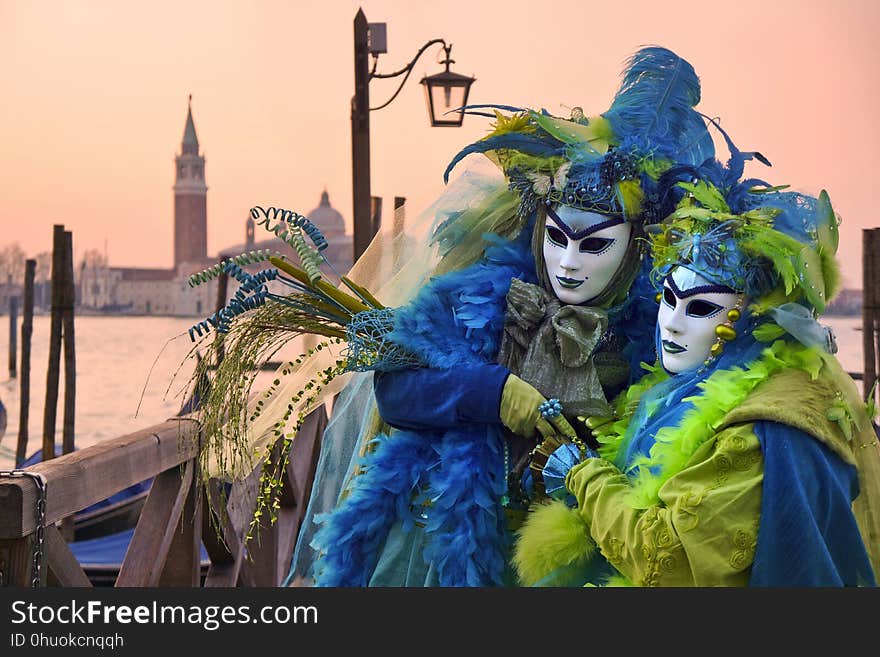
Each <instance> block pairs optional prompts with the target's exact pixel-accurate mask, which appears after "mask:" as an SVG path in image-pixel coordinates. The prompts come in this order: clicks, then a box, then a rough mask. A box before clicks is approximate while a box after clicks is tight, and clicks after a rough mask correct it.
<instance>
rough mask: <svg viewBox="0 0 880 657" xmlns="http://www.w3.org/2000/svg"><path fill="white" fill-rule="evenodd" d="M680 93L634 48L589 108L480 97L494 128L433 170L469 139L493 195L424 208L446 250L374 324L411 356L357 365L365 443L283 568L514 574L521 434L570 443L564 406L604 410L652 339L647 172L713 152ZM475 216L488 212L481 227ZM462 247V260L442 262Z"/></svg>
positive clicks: (659, 204)
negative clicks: (366, 407)
mask: <svg viewBox="0 0 880 657" xmlns="http://www.w3.org/2000/svg"><path fill="white" fill-rule="evenodd" d="M698 101H699V82H698V80H697V77H696V75H695V74H694V72H693V69H692V68H691V66H690V65H689V64H688V63H687V62H685V61H683V60H682V59H680V58H679V57H677V56H676V55H674V54H673V53H671V52H669V51H667V50H665V49H662V48H647V49H644V50H642V51H639V52H638V53H637V54H636V55H635V56H634V57H633V58H632V59H631V61H630V62H629V65H628V67H627V69H626V70H625V72H624V79H623V85H622V87H621V89H620V91H619V92H618V94H617V95H616V97H615V100H614V102H613V103H612V105H611V107H610V109H609V110H608V111H607V112H605V113H603V114H602V115H598V116H593V117H591V118H587V117H585V116H584V115H583V112H582V111H580V110H579V109H576V110H575V111H574V112H573V113H572V115H571V117H570V118H568V119H560V118H556V117H553V116H551V115H549V114H548V113H546V112H543V111H542V112H538V111H530V110H522V109H517V108H510V107H494V106H493V107H494V109H496V110H498V109H500V110H501V112H498V111H496V112H495V118H496V121H497V122H496V125H495V128H494V130H493V132H492V133H491V134H490V135H489V136H487V137H486V138H484V139H482V140H480V141H478V142H476V143H474V144H472V145H471V146H469V147H467V148H466V149H464V150H463V151H462V152H461V153H459V154H458V155H457V156H456V157H455V158H454V160H453V162H452V163H451V164H450V166H449V169H448V170H447V176H448V174H449V172H450V171H451V170H452V168H453V167H454V166H455V165H456V164H457V163H458V162H459V161H460V160H461V159H462V158H464V157H465V156H466V155H468V154H471V153H483V154H485V155H486V156H488V157H489V158H490V160H492V161H493V162H494V163H495V164H497V165H498V166H499V167H500V168H501V170H502V171H503V173H504V175H505V184H504V189H503V190H502V192H501V193H500V194H499V195H497V196H492V197H491V198H490V202H489V203H487V204H485V205H484V206H482V207H480V208H478V209H477V210H476V211H470V212H465V213H461V214H451V215H449V216H447V217H445V218H443V220H442V221H440V222H439V225H438V227H437V229H436V231H435V232H434V235H433V241H434V243H436V244H438V245H439V247H440V249H441V252H443V253H444V258H443V259H441V261H440V264H439V266H438V267H437V268H436V270H435V272H434V276H433V278H432V279H431V280H430V281H429V282H428V283H427V284H426V285H425V286H424V287H423V288H422V289H421V290H420V291H419V292H418V294H416V296H415V298H414V299H412V301H410V302H409V303H407V304H405V305H403V306H400V307H397V308H395V309H394V320H393V328H392V330H391V332H390V334H389V335H388V338H389V339H390V340H391V341H393V342H394V343H395V344H396V345H398V346H400V347H402V348H403V349H405V350H406V351H407V353H409V354H413V355H415V356H416V357H417V358H418V360H419V361H420V363H421V365H422V366H421V367H417V368H413V367H409V368H386V367H382V366H381V364H380V365H374V366H371V367H372V369H375V370H377V372H376V375H375V380H374V394H375V402H376V407H377V409H378V414H376V415H374V416H373V423H374V428H373V430H372V431H371V432H369V434H368V438H369V439H370V441H369V443H368V448H367V449H363V450H361V456H362V458H360V459H359V460H356V463H355V469H356V474H355V475H354V476H351V477H350V478H349V479H348V481H347V483H346V485H345V487H344V490H343V491H342V493H341V495H340V496H339V500H340V501H339V504H338V506H337V507H336V508H335V509H334V510H333V511H332V512H331V513H329V514H324V515H322V516H321V517H318V518H316V519H315V520H316V523H317V527H318V529H317V532H316V534H315V536H314V538H313V539H312V540H310V543H309V545H308V546H303V545H302V541H300V545H298V547H297V554H296V555H295V559H294V569H297V568H300V567H302V566H301V564H302V563H306V565H307V566H308V564H309V562H310V561H311V560H310V559H309V558H306V559H303V558H302V555H303V552H304V551H308V552H309V553H311V554H314V556H315V562H314V571H313V572H304V573H303V574H306V576H313V577H314V580H315V583H316V584H317V585H319V586H366V585H370V586H433V585H439V586H497V585H505V584H510V583H512V582H513V579H512V577H511V573H510V570H509V547H510V538H511V534H510V523H511V522H513V523H515V522H516V516H517V514H520V515H522V513H523V512H524V510H525V508H526V506H527V504H528V502H529V500H528V497H527V493H526V491H525V490H524V489H523V486H522V485H521V479H522V474H523V468H524V467H525V465H526V464H527V463H528V455H529V452H530V451H531V449H532V448H533V447H534V446H535V445H536V442H537V440H536V437H538V436H544V435H556V434H563V435H570V436H572V437H576V434H577V430H576V429H574V428H573V426H572V425H573V424H574V422H573V420H575V419H576V417H577V416H592V415H608V414H610V412H611V409H610V407H609V405H608V400H610V399H613V398H614V397H615V396H616V394H617V393H618V392H619V391H620V390H622V389H623V388H624V387H625V386H626V385H628V384H629V383H631V382H633V381H635V380H636V379H637V376H633V372H634V370H635V373H636V375H638V374H640V371H639V370H638V368H633V367H632V364H637V363H639V362H640V361H641V360H642V359H643V358H644V357H645V354H646V353H648V352H649V351H650V350H652V348H653V336H652V331H651V325H652V318H651V317H650V312H652V311H653V293H652V292H648V293H647V294H645V287H647V286H645V285H644V284H645V282H646V279H645V278H644V277H641V278H640V276H639V275H640V274H642V273H643V264H644V259H643V257H642V244H643V240H642V239H641V238H642V237H643V227H644V225H645V224H648V223H650V222H651V221H653V220H655V218H657V217H661V216H664V205H666V206H668V207H667V211H668V209H671V207H672V206H674V200H671V199H673V197H670V196H669V195H668V194H667V193H666V192H667V191H668V190H667V189H666V188H664V187H663V186H662V185H661V184H660V177H661V174H662V173H663V172H664V171H666V170H669V169H670V168H672V167H674V166H676V165H678V164H681V163H688V164H692V165H699V164H700V163H702V162H703V161H705V160H706V159H707V158H708V159H709V160H711V159H712V157H713V149H712V142H711V138H710V137H709V135H708V132H707V130H706V126H705V123H704V121H703V120H702V118H701V117H700V115H699V114H698V113H697V112H696V111H694V110H693V106H694V105H695V104H696V103H697V102H698ZM474 109H476V108H471V110H472V111H473V110H474ZM502 112H506V113H512V114H510V115H507V114H503V113H502ZM490 116H491V115H490ZM511 201H513V203H512V204H511ZM505 203H506V204H508V207H507V208H502V209H501V210H499V207H501V206H503V205H504V204H505ZM486 216H492V217H497V219H496V220H494V225H493V226H492V228H491V229H487V228H486V227H485V221H484V218H485V217H486ZM471 221H475V222H482V223H480V224H479V225H480V227H481V228H480V230H479V231H477V230H475V229H474V226H473V225H472V224H471V223H470V222H471ZM475 244H477V245H479V252H478V253H477V256H478V257H476V258H475V260H476V261H475V262H473V260H472V262H473V264H469V265H468V266H464V267H461V266H459V265H458V264H456V265H450V264H449V262H451V261H457V262H460V258H456V257H453V256H455V254H456V252H457V251H458V250H460V249H471V250H472V249H473V248H474V245H475ZM634 281H635V283H634ZM631 290H632V293H631ZM646 300H647V302H648V303H647V304H646V303H645V301H646ZM646 307H648V308H649V314H647V315H646V314H645V312H644V310H645V308H646ZM559 406H562V407H563V408H564V409H565V412H564V414H559V413H555V412H554V409H555V408H558V407H559ZM542 409H543V410H542ZM579 426H580V425H579ZM348 430H349V431H351V428H349V429H348ZM580 439H581V440H584V439H589V432H586V431H585V433H584V434H583V435H582V436H581V437H580ZM319 467H320V466H319ZM317 486H321V482H320V472H319V479H318V481H317V483H316V487H317ZM306 522H307V523H308V522H309V521H308V520H307V521H306ZM304 536H310V534H309V533H308V530H307V531H306V533H305V534H304ZM312 551H313V552H312Z"/></svg>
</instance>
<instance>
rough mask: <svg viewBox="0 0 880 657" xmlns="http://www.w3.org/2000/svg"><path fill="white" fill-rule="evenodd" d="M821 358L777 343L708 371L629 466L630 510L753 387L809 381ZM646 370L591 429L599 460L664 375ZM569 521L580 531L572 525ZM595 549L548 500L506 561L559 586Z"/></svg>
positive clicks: (567, 513) (531, 579) (613, 450)
mask: <svg viewBox="0 0 880 657" xmlns="http://www.w3.org/2000/svg"><path fill="white" fill-rule="evenodd" d="M825 358H826V355H825V354H824V353H823V352H821V351H820V350H819V349H817V348H814V347H804V346H802V345H800V344H798V343H789V342H786V341H785V340H776V341H774V342H773V343H772V344H771V345H769V346H768V347H767V348H766V349H764V350H763V352H762V353H761V356H760V357H759V358H757V359H756V360H754V361H753V362H751V363H748V364H746V365H744V366H742V367H733V368H730V369H725V370H718V371H716V372H713V373H712V374H711V375H710V376H709V377H708V378H707V379H706V380H705V381H703V382H702V383H700V384H699V387H700V388H701V391H702V392H701V394H699V395H695V396H692V397H688V398H686V401H689V402H691V404H692V408H691V409H690V410H688V411H687V412H686V413H685V414H684V416H683V417H682V420H681V422H680V423H679V424H678V425H677V426H669V427H664V428H663V429H661V430H660V431H658V433H657V436H656V443H655V444H654V446H653V447H652V448H651V450H650V452H649V454H648V456H644V457H641V458H639V459H637V460H636V461H635V463H634V464H633V466H632V467H636V466H638V467H639V471H638V473H637V474H636V476H635V477H634V478H633V480H632V492H631V494H630V496H629V502H630V504H631V505H632V506H633V508H640V509H644V508H648V507H650V506H652V505H655V504H658V503H659V495H658V492H659V490H660V488H661V487H662V486H663V484H664V483H665V482H666V481H667V480H668V479H669V478H670V477H672V476H673V475H675V474H677V473H678V472H680V471H681V470H682V469H683V468H684V467H685V465H686V464H687V463H688V461H689V460H690V459H691V457H692V456H693V454H694V452H696V450H697V449H698V448H699V447H700V445H702V444H703V443H704V442H705V441H706V440H709V439H710V438H711V437H712V436H713V435H715V433H716V430H717V428H718V427H719V426H720V425H721V422H722V420H723V419H724V417H725V416H726V415H727V414H728V413H730V412H731V411H732V410H733V409H735V408H736V407H737V406H739V405H740V404H741V403H742V402H743V401H744V400H745V399H746V397H748V396H749V395H750V394H751V393H752V391H754V390H755V388H757V386H758V385H759V384H761V383H762V382H764V381H766V380H767V379H769V378H770V377H771V376H773V375H774V374H775V373H777V372H779V371H781V370H784V369H789V368H797V369H800V370H803V371H805V372H807V373H808V374H809V375H810V376H811V378H812V379H814V380H815V379H816V378H817V377H818V376H819V373H820V370H821V369H822V367H823V363H824V359H825ZM648 369H649V370H650V372H649V374H647V375H645V376H644V377H643V378H642V380H641V381H640V382H639V383H637V384H635V385H633V386H631V387H630V388H629V389H628V390H627V391H626V392H625V393H623V394H622V395H621V396H619V397H618V399H617V400H616V402H615V406H616V412H617V417H616V419H615V420H613V421H610V422H607V423H606V424H605V425H603V426H601V427H599V428H597V429H596V430H595V434H596V437H597V438H598V440H599V442H600V443H601V448H600V450H599V452H600V455H601V456H602V457H603V458H606V459H608V460H613V459H614V458H615V457H616V456H617V453H618V451H619V450H620V448H621V447H622V445H623V444H625V440H626V439H628V438H629V436H628V435H627V431H628V430H629V428H630V421H631V419H632V417H633V415H634V414H635V411H636V408H637V407H638V404H639V401H640V400H641V398H642V396H643V395H644V394H645V393H646V392H647V391H648V390H650V389H651V388H652V387H653V386H654V385H656V384H658V383H660V382H661V381H662V380H664V379H665V378H667V377H668V375H666V374H665V372H663V370H662V368H661V367H659V366H656V367H649V368H648ZM657 403H660V402H659V401H658V402H657ZM651 410H653V409H651ZM574 520H577V521H578V522H580V523H581V524H582V526H577V525H576V524H574V522H573V521H574ZM595 550H596V546H595V544H594V543H593V541H592V539H591V538H590V533H589V528H588V527H587V526H586V524H585V522H584V520H583V518H582V517H581V516H580V514H578V513H576V512H575V510H569V509H568V508H567V507H565V505H564V503H562V502H557V501H554V502H551V503H549V504H541V505H537V506H535V507H533V509H532V510H531V511H530V513H529V516H528V518H527V520H526V522H525V523H524V525H523V526H522V527H521V528H520V530H519V532H518V535H517V541H516V548H515V551H514V556H513V564H514V566H515V568H516V570H517V572H518V574H519V576H520V581H521V582H522V583H523V584H525V585H529V586H531V585H535V584H536V583H539V582H542V583H544V582H551V583H552V581H553V580H554V579H555V578H556V579H557V581H558V578H557V577H556V576H557V575H558V574H559V573H564V572H572V571H573V570H576V569H579V568H581V567H582V566H583V564H584V563H585V562H587V561H589V559H590V558H592V556H593V554H594V553H595ZM616 583H617V584H622V583H624V582H623V581H621V582H616Z"/></svg>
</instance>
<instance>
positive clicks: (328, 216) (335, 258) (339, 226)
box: [218, 189, 354, 283]
mask: <svg viewBox="0 0 880 657" xmlns="http://www.w3.org/2000/svg"><path fill="white" fill-rule="evenodd" d="M291 209H292V208H291ZM305 216H306V217H308V219H309V221H311V222H312V223H313V224H315V225H316V226H317V227H318V229H319V230H320V231H321V233H322V234H323V235H324V237H325V238H326V239H327V244H328V246H327V248H326V249H324V251H323V254H324V257H325V258H326V259H327V260H328V261H329V262H330V263H331V264H332V265H333V267H335V268H336V271H338V272H339V273H340V274H343V275H344V274H345V273H346V272H348V270H349V269H351V265H352V260H353V258H354V246H353V242H354V238H353V236H352V235H350V234H348V233H346V232H345V219H344V218H343V217H342V214H340V212H339V211H338V210H337V209H336V208H334V207H333V206H332V205H330V195H329V194H328V193H327V190H326V189H325V190H324V191H323V192H321V200H320V201H319V203H318V206H317V207H316V208H313V209H312V210H310V211H309V212H307V213H305ZM257 230H258V228H257V226H256V222H254V220H253V219H252V218H251V217H250V215H248V218H247V219H246V220H245V230H244V234H245V240H244V243H242V244H236V245H234V246H230V247H227V248H225V249H223V251H221V252H220V253H219V254H218V257H219V258H231V257H233V256H237V255H239V254H241V253H246V252H250V251H264V250H269V251H277V252H278V253H281V254H283V255H286V256H288V257H289V258H290V259H291V260H292V261H293V262H297V261H298V260H299V258H298V256H297V255H296V252H295V251H294V250H293V248H291V247H290V246H289V245H288V244H286V243H285V242H283V241H282V240H280V239H278V238H277V237H275V236H274V235H272V234H271V233H269V232H268V231H266V230H265V229H264V228H259V230H260V231H261V232H262V235H260V234H258V233H257V232H256V231H257ZM258 237H263V238H264V239H259V240H258V239H257V238H258ZM268 266H269V265H267V264H262V263H258V264H255V265H251V266H249V267H246V268H245V269H247V270H248V271H251V272H254V271H259V270H261V269H266V268H267V267H268ZM321 271H322V272H323V273H324V274H326V276H327V278H328V279H329V280H332V281H333V282H334V283H338V282H339V278H338V277H337V276H336V274H335V272H334V271H333V269H331V268H330V267H328V266H327V265H326V264H325V265H322V267H321Z"/></svg>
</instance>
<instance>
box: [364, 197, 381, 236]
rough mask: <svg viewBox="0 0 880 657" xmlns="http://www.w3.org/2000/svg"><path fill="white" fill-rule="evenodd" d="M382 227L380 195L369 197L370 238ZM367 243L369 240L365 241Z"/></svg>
mask: <svg viewBox="0 0 880 657" xmlns="http://www.w3.org/2000/svg"><path fill="white" fill-rule="evenodd" d="M381 227H382V197H381V196H371V197H370V240H372V239H373V237H374V236H375V235H376V233H378V232H379V228H381ZM367 244H369V242H368V243H367Z"/></svg>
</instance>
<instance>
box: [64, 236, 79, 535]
mask: <svg viewBox="0 0 880 657" xmlns="http://www.w3.org/2000/svg"><path fill="white" fill-rule="evenodd" d="M62 271H63V273H64V281H63V284H62V288H61V299H62V302H61V326H62V331H61V334H62V337H63V339H64V420H63V422H64V423H63V425H62V427H63V429H62V439H61V440H62V442H61V451H62V452H63V453H64V454H70V453H71V452H72V451H73V450H74V447H75V445H74V442H75V435H76V434H75V429H76V347H75V342H76V340H75V334H74V329H73V324H74V322H73V307H74V304H75V302H76V287H75V284H74V279H73V233H71V232H70V231H69V230H65V231H64V269H63V270H62ZM61 535H62V536H63V537H64V538H65V539H66V540H67V541H68V542H70V541H72V540H73V536H74V526H73V516H68V517H67V518H65V519H64V520H62V521H61Z"/></svg>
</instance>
